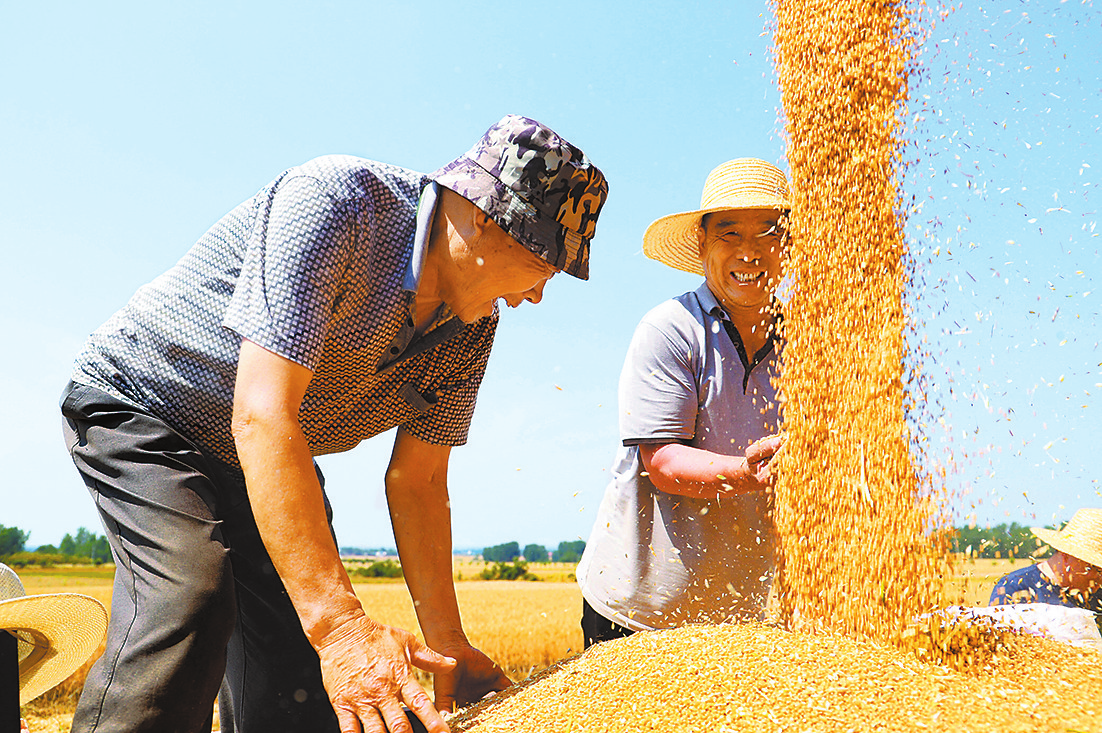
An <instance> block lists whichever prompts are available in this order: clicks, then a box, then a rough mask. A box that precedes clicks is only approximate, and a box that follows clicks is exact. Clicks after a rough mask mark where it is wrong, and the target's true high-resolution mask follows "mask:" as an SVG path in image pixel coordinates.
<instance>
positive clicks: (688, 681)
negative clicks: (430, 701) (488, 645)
mask: <svg viewBox="0 0 1102 733" xmlns="http://www.w3.org/2000/svg"><path fill="white" fill-rule="evenodd" d="M1100 722H1102V654H1100V653H1099V652H1098V651H1097V650H1093V649H1074V648H1071V647H1067V646H1065V645H1062V644H1058V643H1056V642H1052V641H1047V640H1044V639H1037V638H1032V637H1027V638H1020V639H1016V640H1015V643H1014V647H1013V649H1012V650H1011V652H1010V653H1009V654H1008V655H1007V656H1005V657H1004V658H1001V659H999V660H998V661H996V662H995V663H994V666H992V668H991V669H990V670H984V671H974V672H970V673H961V672H956V671H953V670H950V669H948V668H946V667H944V666H940V665H935V664H927V663H925V662H922V661H919V660H918V659H917V658H915V656H914V655H913V654H909V653H907V652H905V651H901V650H899V649H898V648H896V647H895V646H894V645H882V644H878V643H875V642H872V641H860V640H857V639H854V638H851V637H844V636H838V635H825V634H824V635H817V634H806V633H792V632H787V631H782V630H779V629H776V628H770V627H765V626H760V625H741V626H735V625H724V626H686V627H682V628H680V629H672V630H669V631H657V632H645V633H639V634H635V635H634V636H631V637H628V638H626V639H618V640H615V641H610V642H607V643H604V644H599V645H597V646H595V647H593V648H591V649H590V650H588V651H587V652H586V653H585V654H583V655H581V656H580V657H576V658H573V659H570V660H567V661H565V662H564V663H562V664H561V665H559V666H558V667H557V668H554V669H553V670H552V671H549V673H547V674H544V675H538V676H537V677H536V678H534V679H533V681H531V682H529V683H525V684H522V685H518V686H517V687H514V688H512V689H511V690H510V691H509V692H506V693H503V694H502V695H500V696H499V697H498V698H496V699H491V700H489V701H486V702H483V703H480V704H479V705H476V706H473V707H471V708H468V709H467V710H465V711H463V712H461V713H460V714H459V715H458V716H457V717H456V718H453V719H452V720H451V721H450V725H451V726H452V730H453V731H456V733H459V732H462V731H468V732H469V733H497V732H499V731H500V732H501V733H504V732H505V731H509V732H510V733H514V732H515V733H525V732H526V731H533V732H535V731H540V732H541V733H542V732H543V731H576V732H580V731H601V732H602V733H616V732H618V731H656V732H660V733H672V732H673V731H709V732H711V731H717V732H722V731H740V732H741V731H777V730H799V731H850V730H852V731H918V730H921V731H1067V730H1083V731H1088V730H1090V731H1094V730H1099V728H1098V726H1099V723H1100Z"/></svg>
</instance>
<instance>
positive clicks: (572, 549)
mask: <svg viewBox="0 0 1102 733" xmlns="http://www.w3.org/2000/svg"><path fill="white" fill-rule="evenodd" d="M583 552H585V540H574V541H573V542H560V543H559V549H557V550H555V551H554V552H553V553H552V554H551V559H552V560H554V561H555V562H578V561H579V560H581V559H582V553H583Z"/></svg>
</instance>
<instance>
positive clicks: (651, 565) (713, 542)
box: [577, 158, 790, 647]
mask: <svg viewBox="0 0 1102 733" xmlns="http://www.w3.org/2000/svg"><path fill="white" fill-rule="evenodd" d="M789 209H790V205H789V199H788V183H787V181H786V179H785V176H784V174H783V173H782V172H781V171H780V170H779V169H778V168H776V167H775V166H773V165H771V164H769V163H767V162H765V161H762V160H757V159H753V158H741V159H738V160H732V161H730V162H727V163H724V164H723V165H721V166H719V167H718V168H716V169H715V170H714V171H712V173H711V174H710V175H709V176H708V178H707V181H706V182H705V184H704V193H703V196H702V197H701V204H700V209H699V210H697V211H691V212H686V213H681V214H673V215H671V216H666V217H663V218H662V219H659V220H658V221H656V222H654V223H653V224H651V226H650V227H649V228H648V229H647V231H646V234H645V235H644V237H643V251H644V253H646V254H647V256H648V257H651V258H653V259H656V260H658V261H659V262H662V263H663V264H666V265H669V266H670V267H674V268H676V269H679V270H685V271H687V272H692V273H695V274H697V275H702V276H703V277H704V282H703V283H702V284H701V285H700V287H698V288H696V289H695V290H692V291H690V292H687V293H685V294H683V295H680V296H678V297H676V298H674V299H672V300H668V301H666V302H665V303H662V304H661V305H659V306H658V307H656V308H654V309H653V310H651V311H650V312H649V313H647V315H646V316H644V317H643V320H642V322H641V323H640V324H639V326H638V327H637V328H636V331H635V334H634V336H633V338H632V341H631V345H630V347H629V348H628V354H627V357H626V359H625V361H624V367H623V371H622V372H621V374H620V387H619V416H620V439H621V441H622V445H621V446H620V448H619V451H618V452H617V455H616V459H615V462H614V464H613V467H612V476H613V478H612V480H611V481H610V483H609V485H608V488H607V489H606V491H605V496H604V500H603V501H602V503H601V506H600V509H599V510H598V512H597V519H596V522H595V523H594V526H593V531H592V533H591V535H590V538H589V541H588V543H587V544H586V548H585V552H584V554H583V556H582V559H581V562H580V563H579V565H578V570H577V577H578V584H579V585H580V586H581V591H582V596H583V598H584V600H583V608H582V630H583V632H584V635H585V643H586V646H587V647H588V646H590V645H591V644H593V643H596V642H599V641H605V640H608V639H612V638H616V637H619V636H624V635H627V634H630V633H632V632H634V631H639V630H645V629H661V628H668V627H672V626H678V625H681V624H684V623H688V622H694V621H712V622H719V621H726V620H732V619H735V620H737V619H752V618H756V617H758V616H759V615H760V614H761V613H762V610H763V607H764V603H765V599H766V596H767V595H768V592H769V588H770V585H771V576H772V567H773V552H774V535H773V529H772V523H771V520H770V515H769V513H770V491H769V490H770V488H771V486H772V484H773V474H772V472H771V470H770V461H771V459H772V458H773V456H774V455H775V453H776V452H777V451H778V450H779V448H780V446H781V438H780V437H778V436H776V435H773V433H775V432H776V430H777V426H778V408H777V401H776V397H775V392H774V387H773V380H774V378H775V377H776V376H777V373H778V368H779V359H780V354H779V345H780V341H779V339H780V334H779V333H778V326H779V317H780V316H779V312H778V308H777V303H776V301H775V299H774V291H775V289H776V287H777V285H778V282H779V280H780V277H781V265H782V260H783V258H784V254H785V248H786V231H785V218H786V214H787V212H788V211H789Z"/></svg>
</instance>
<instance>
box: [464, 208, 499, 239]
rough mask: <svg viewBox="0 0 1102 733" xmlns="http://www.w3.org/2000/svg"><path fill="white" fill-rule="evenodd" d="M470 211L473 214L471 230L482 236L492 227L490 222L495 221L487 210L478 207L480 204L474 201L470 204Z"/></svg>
mask: <svg viewBox="0 0 1102 733" xmlns="http://www.w3.org/2000/svg"><path fill="white" fill-rule="evenodd" d="M468 203H470V202H468ZM469 213H470V216H471V220H470V225H471V230H472V231H473V232H474V234H475V236H476V237H481V236H482V235H483V234H485V233H486V230H487V229H489V228H490V224H492V223H493V222H492V221H491V220H490V216H489V215H488V214H487V213H486V212H485V211H483V210H482V209H480V208H478V206H477V205H475V204H473V203H471V204H470V206H469Z"/></svg>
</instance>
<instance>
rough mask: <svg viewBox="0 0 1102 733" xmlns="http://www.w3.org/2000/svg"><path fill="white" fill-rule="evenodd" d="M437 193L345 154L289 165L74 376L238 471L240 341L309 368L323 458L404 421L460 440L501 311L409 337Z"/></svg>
mask: <svg viewBox="0 0 1102 733" xmlns="http://www.w3.org/2000/svg"><path fill="white" fill-rule="evenodd" d="M435 189H436V185H435V184H433V183H431V181H429V179H428V178H426V177H425V176H423V175H422V174H420V173H415V172H413V171H409V170H405V169H402V168H397V167H394V166H389V165H386V164H383V163H376V162H373V161H368V160H363V159H360V158H354V157H349V156H325V157H321V158H317V159H315V160H312V161H310V162H308V163H305V164H304V165H301V166H298V167H296V168H291V169H289V170H287V171H285V172H284V173H282V174H281V175H280V176H279V177H278V178H276V179H275V180H274V181H272V182H271V183H270V184H268V185H267V186H265V187H264V188H263V189H261V190H260V191H259V192H258V193H257V194H256V195H255V196H253V197H252V198H251V199H249V200H248V201H245V202H244V203H242V204H241V205H239V206H237V207H236V208H235V209H233V210H232V211H231V212H230V213H228V214H227V215H226V216H224V217H223V218H222V219H221V220H220V221H218V222H217V223H216V224H215V225H214V226H213V227H211V229H210V230H209V231H207V233H206V234H204V235H203V237H202V238H201V239H200V240H199V241H198V242H197V243H196V244H195V246H194V247H192V248H191V250H190V251H189V252H188V253H187V254H186V255H185V256H184V257H183V259H181V260H180V261H179V262H178V263H177V264H176V265H175V266H174V267H173V268H172V269H170V270H169V271H168V272H166V273H164V274H163V275H161V276H160V277H158V278H157V279H155V280H154V281H153V282H151V283H149V284H147V285H144V286H143V287H142V288H140V289H139V290H138V292H137V293H136V294H135V295H134V296H133V298H131V300H130V302H129V303H127V305H126V306H125V307H124V308H123V309H122V310H120V311H119V312H118V313H116V314H115V315H114V316H112V317H111V318H110V319H109V320H108V321H107V323H105V324H104V325H103V326H101V327H100V328H99V329H97V330H96V332H95V333H93V334H92V336H91V337H90V338H89V339H88V342H87V343H86V345H85V348H84V350H83V351H82V353H81V354H80V356H79V357H78V358H77V362H76V365H75V368H74V373H73V380H74V381H76V382H79V383H82V384H90V385H92V386H95V387H99V388H100V389H103V390H105V391H107V392H109V393H111V394H114V395H115V396H117V397H121V398H123V399H126V400H129V401H131V402H134V403H136V404H138V405H140V406H143V407H145V408H147V409H149V410H150V411H152V412H153V413H154V414H156V415H157V416H159V417H160V418H161V419H163V420H164V421H165V422H167V423H168V424H169V425H171V426H173V427H174V428H175V429H177V430H178V431H180V432H181V433H182V434H183V435H184V436H186V437H188V438H189V439H190V440H192V441H194V442H195V443H196V444H197V445H199V447H201V448H202V449H204V450H206V451H208V452H210V453H211V454H212V455H214V456H215V457H217V458H219V459H220V460H222V461H224V462H226V463H229V464H231V465H234V466H236V465H239V464H238V460H237V452H236V448H235V446H234V442H233V437H232V435H231V434H230V419H231V416H232V411H233V390H234V383H235V380H236V374H237V357H238V353H239V350H240V345H241V340H242V339H243V338H245V339H248V340H249V341H252V342H254V343H256V344H257V345H259V346H262V347H263V348H265V349H267V350H269V351H272V352H274V353H276V354H279V355H280V356H283V357H286V358H287V359H290V360H291V361H294V362H296V363H298V364H301V365H303V366H305V367H307V368H308V369H310V370H311V371H312V372H313V376H312V378H311V381H310V385H309V387H308V389H307V391H306V395H305V397H304V399H303V402H302V405H301V407H300V410H299V421H300V423H301V425H302V428H303V431H304V433H305V434H306V438H307V441H308V442H309V445H310V449H311V452H312V453H313V454H314V455H321V454H325V453H334V452H338V451H344V450H348V449H350V448H352V447H353V446H355V445H356V444H358V443H359V442H360V441H362V440H364V439H366V438H369V437H371V436H373V435H377V434H379V433H381V432H384V431H386V430H389V429H390V428H392V427H395V426H397V425H402V426H404V427H405V428H406V429H407V430H409V432H410V433H411V434H413V435H414V436H415V437H417V438H420V439H421V440H424V441H426V442H429V443H435V444H440V445H461V444H462V443H464V442H466V438H467V432H468V429H469V426H470V421H471V416H472V414H473V411H474V404H475V397H476V394H477V392H478V387H479V385H480V384H481V382H482V377H483V374H484V373H485V369H486V362H487V360H488V358H489V354H490V349H491V347H492V345H493V338H494V332H495V330H496V328H497V320H498V317H497V313H496V312H495V313H494V314H493V315H492V316H489V317H486V318H483V319H480V320H479V321H477V322H475V323H473V324H469V325H467V324H463V323H462V322H460V321H459V319H458V318H451V319H450V320H447V321H445V322H443V323H439V324H438V325H437V326H436V327H434V328H432V329H431V330H429V331H428V332H427V333H426V334H424V335H423V336H420V337H417V335H416V334H415V331H414V326H413V313H412V308H413V299H414V296H415V295H416V288H417V284H418V282H419V279H420V271H421V265H422V263H423V261H424V256H425V253H426V251H427V246H428V245H427V242H428V232H429V229H430V228H431V227H430V223H431V218H432V210H433V207H434V206H435ZM419 207H420V210H419Z"/></svg>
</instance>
